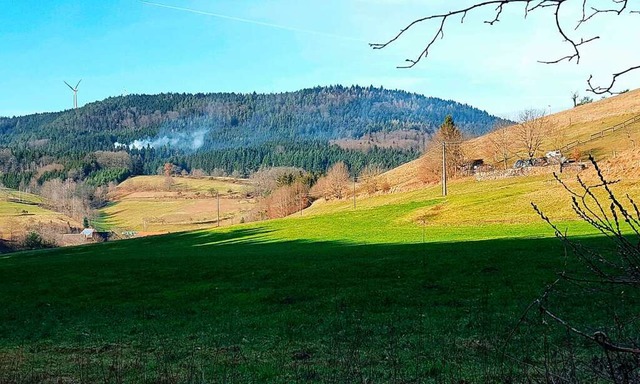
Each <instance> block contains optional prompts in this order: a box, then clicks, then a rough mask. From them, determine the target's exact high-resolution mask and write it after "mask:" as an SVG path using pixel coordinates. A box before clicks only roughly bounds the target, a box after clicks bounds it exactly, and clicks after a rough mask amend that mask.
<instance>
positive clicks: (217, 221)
mask: <svg viewBox="0 0 640 384" xmlns="http://www.w3.org/2000/svg"><path fill="white" fill-rule="evenodd" d="M216 199H217V200H218V220H216V223H217V226H218V227H219V226H220V191H216Z"/></svg>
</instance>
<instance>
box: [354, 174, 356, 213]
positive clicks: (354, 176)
mask: <svg viewBox="0 0 640 384" xmlns="http://www.w3.org/2000/svg"><path fill="white" fill-rule="evenodd" d="M353 209H356V177H355V176H353Z"/></svg>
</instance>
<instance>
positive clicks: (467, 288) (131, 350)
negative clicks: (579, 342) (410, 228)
mask: <svg viewBox="0 0 640 384" xmlns="http://www.w3.org/2000/svg"><path fill="white" fill-rule="evenodd" d="M272 235H273V234H272V233H271V232H269V231H267V230H264V229H261V228H250V229H235V230H231V231H228V232H205V231H201V232H186V233H175V234H169V235H164V236H155V237H148V238H140V239H132V240H127V241H122V242H115V243H104V244H99V245H97V246H91V247H78V248H74V249H58V250H54V251H49V252H47V253H46V254H45V253H32V254H24V255H22V256H24V257H21V255H18V257H14V258H11V259H7V260H0V301H1V302H2V306H1V307H0V371H2V372H5V376H2V374H0V382H12V381H11V378H12V377H20V375H21V374H26V373H29V374H32V375H35V376H33V377H34V378H35V379H34V380H35V381H38V380H45V381H46V380H50V381H51V380H54V379H59V378H65V379H66V378H74V379H78V380H81V379H82V378H83V377H84V380H88V381H93V380H94V379H98V380H104V377H101V376H100V375H101V374H104V372H112V373H113V374H114V375H116V374H118V375H121V377H122V379H123V380H124V381H136V380H138V379H139V378H142V377H151V379H149V380H150V381H172V380H171V379H172V378H174V379H175V380H174V381H186V382H188V381H190V380H192V381H195V380H196V378H195V377H197V380H199V381H215V380H218V381H236V382H246V381H254V382H261V381H270V382H292V381H302V382H309V381H311V382H354V381H360V382H366V381H376V382H414V381H425V380H426V381H428V380H436V381H438V380H439V381H443V380H444V381H451V380H453V379H455V380H454V381H460V380H467V381H470V382H480V381H482V382H488V381H497V382H498V381H503V380H500V379H499V377H501V378H504V376H499V375H502V374H503V373H504V370H505V367H504V361H503V357H502V355H500V353H499V352H500V351H499V350H500V342H499V341H500V340H503V339H504V338H505V336H506V335H507V334H508V333H509V332H510V331H511V330H512V329H513V326H514V324H515V323H516V322H517V319H518V318H519V316H520V315H521V313H522V311H523V309H524V308H525V307H526V306H527V305H528V304H529V303H530V302H531V301H532V300H533V299H534V298H536V297H537V296H538V295H539V294H540V292H541V291H542V290H543V289H544V287H545V285H546V284H548V283H549V282H550V281H552V280H553V279H554V278H555V273H556V272H557V271H559V270H560V269H563V268H566V266H565V262H566V260H565V259H564V257H563V256H562V255H563V249H562V246H561V244H560V243H559V242H558V241H557V240H556V239H553V238H545V239H501V240H487V241H473V242H459V243H427V244H354V243H347V242H339V241H305V240H288V241H283V240H279V241H278V240H274V238H273V236H272ZM585 241H586V242H587V244H588V245H594V246H595V245H596V244H597V243H598V242H599V241H601V240H600V239H585ZM569 264H571V263H569ZM566 299H567V303H566V304H565V306H564V307H563V310H564V311H567V312H569V313H571V314H572V315H573V316H574V318H577V319H580V318H587V317H589V316H593V314H591V313H589V312H590V305H589V304H590V298H589V297H580V296H576V295H572V296H566ZM627 304H628V303H627ZM532 324H533V323H532ZM531 326H532V327H534V328H535V326H534V325H531ZM536 329H537V328H536ZM525 336H526V332H525V335H524V336H518V337H516V338H514V342H513V343H514V346H513V348H511V352H512V353H513V354H514V356H515V357H516V358H517V359H522V360H524V359H526V358H529V359H531V356H533V355H535V352H533V349H532V347H533V346H535V345H536V344H535V343H536V342H537V341H538V340H537V339H536V337H535V333H534V337H529V338H527V337H525ZM78 351H80V352H78ZM78 354H80V355H82V356H88V357H87V359H86V360H78ZM7 356H10V357H11V358H6V357H7ZM3 359H5V360H4V361H3ZM9 361H11V362H12V363H10V362H9ZM3 364H4V365H3ZM51 367H56V368H55V370H53V371H52V370H51ZM514 367H515V365H514V364H512V363H511V365H508V367H507V368H506V370H507V371H508V372H511V371H512V370H516V368H514ZM43 372H48V373H47V374H49V375H51V376H50V377H47V378H44V379H43V377H41V376H38V375H39V373H43ZM11 375H13V376H11ZM83 375H84V376H83ZM163 375H164V376H163ZM167 375H168V376H170V377H165V376H167ZM191 375H195V376H191ZM203 377H204V380H203V379H202V378H203ZM110 381H116V382H117V380H116V378H111V379H110Z"/></svg>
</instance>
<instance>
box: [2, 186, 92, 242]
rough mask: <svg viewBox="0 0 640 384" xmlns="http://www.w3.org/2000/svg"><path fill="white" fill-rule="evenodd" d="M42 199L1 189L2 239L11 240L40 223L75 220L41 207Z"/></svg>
mask: <svg viewBox="0 0 640 384" xmlns="http://www.w3.org/2000/svg"><path fill="white" fill-rule="evenodd" d="M41 203H42V198H41V197H39V196H37V195H33V194H30V193H24V192H18V191H15V190H11V189H5V188H3V189H0V238H3V239H11V238H12V235H16V234H21V233H24V231H25V230H26V228H28V227H36V226H37V225H38V223H50V222H55V223H71V224H73V225H79V223H77V222H76V221H75V220H73V219H71V218H69V217H67V216H65V215H63V214H61V213H58V212H54V211H51V210H48V209H46V208H43V207H41V206H40V205H39V204H41Z"/></svg>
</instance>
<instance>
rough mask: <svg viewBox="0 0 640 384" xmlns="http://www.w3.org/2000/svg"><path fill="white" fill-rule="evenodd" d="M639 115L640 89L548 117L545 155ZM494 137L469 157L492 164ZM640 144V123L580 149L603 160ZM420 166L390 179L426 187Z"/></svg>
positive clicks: (473, 145) (469, 146)
mask: <svg viewBox="0 0 640 384" xmlns="http://www.w3.org/2000/svg"><path fill="white" fill-rule="evenodd" d="M638 114H640V89H637V90H634V91H630V92H627V93H624V94H622V95H618V96H613V97H609V98H606V99H604V100H599V101H596V102H593V103H591V104H586V105H582V106H579V107H576V108H572V109H569V110H566V111H563V112H559V113H556V114H553V115H550V116H548V117H546V118H545V119H546V122H545V129H546V133H545V139H544V141H543V144H542V148H541V152H542V153H544V152H545V151H549V150H554V149H557V147H558V146H560V147H561V146H563V145H565V144H568V143H570V142H573V141H574V140H585V139H587V138H589V137H590V136H591V135H592V134H594V133H598V132H600V131H602V130H603V129H606V128H608V127H610V126H612V125H615V124H618V123H621V122H623V121H625V120H628V119H629V118H631V117H633V116H637V115H638ZM506 129H507V130H508V132H509V133H508V135H507V136H508V137H511V141H512V142H514V143H515V142H517V138H516V134H515V132H514V130H513V129H512V128H506ZM491 136H492V133H489V134H487V135H484V136H481V137H478V138H475V139H472V140H469V141H468V142H466V143H465V144H464V145H463V152H464V153H465V156H466V157H467V158H469V159H484V161H485V162H487V163H489V164H492V163H493V162H494V157H493V150H492V144H491ZM638 143H640V123H636V124H634V125H631V126H629V127H627V128H625V129H621V130H618V131H616V132H613V133H610V134H607V135H606V136H604V137H603V138H600V139H596V140H593V141H591V142H589V143H586V144H583V145H580V146H578V147H577V149H578V150H579V151H580V152H581V153H582V154H583V156H586V154H589V153H592V154H594V155H595V156H596V158H598V159H599V160H603V159H610V158H612V157H613V156H614V154H618V153H620V152H628V151H629V150H632V149H634V148H637V147H638ZM572 151H573V150H571V151H570V152H572ZM568 155H570V153H569V154H568ZM516 159H518V156H517V155H515V154H513V155H512V158H511V159H510V160H509V161H508V164H509V166H511V165H513V163H514V162H515V160H516ZM419 164H420V159H418V160H414V161H412V162H409V163H407V164H404V165H402V166H400V167H398V168H396V169H393V170H391V171H389V172H387V173H386V177H387V179H388V180H390V181H392V182H393V184H394V185H395V186H396V189H398V190H411V189H416V188H421V187H422V185H421V183H420V182H419V181H418V178H417V174H418V168H419ZM501 167H502V165H498V168H501Z"/></svg>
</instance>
